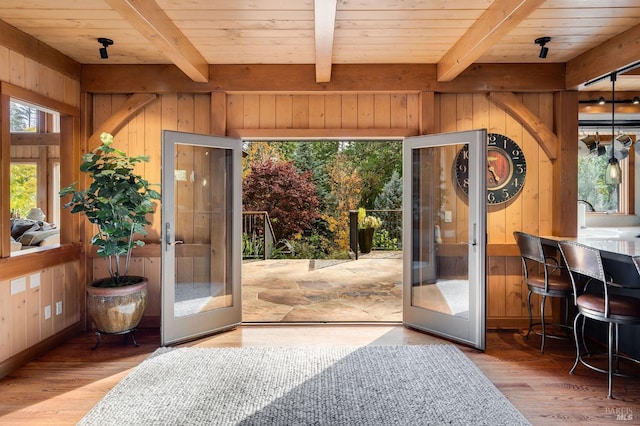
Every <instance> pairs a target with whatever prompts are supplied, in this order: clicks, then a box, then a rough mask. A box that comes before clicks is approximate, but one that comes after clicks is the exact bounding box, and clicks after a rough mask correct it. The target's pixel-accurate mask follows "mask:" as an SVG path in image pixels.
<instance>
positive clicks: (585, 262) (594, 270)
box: [558, 241, 609, 317]
mask: <svg viewBox="0 0 640 426" xmlns="http://www.w3.org/2000/svg"><path fill="white" fill-rule="evenodd" d="M558 247H559V248H560V253H561V254H562V259H563V260H564V263H565V265H567V269H568V270H569V277H570V278H571V285H572V286H573V297H574V303H577V298H578V296H579V294H580V293H579V291H578V277H576V274H580V275H583V276H585V277H587V278H589V279H590V280H589V281H588V282H590V281H592V280H595V281H597V282H599V283H600V284H601V285H602V289H603V292H604V298H605V316H606V317H608V316H609V292H608V288H607V287H608V285H607V276H606V274H605V272H604V267H603V266H602V257H601V256H600V250H598V249H595V248H593V247H588V246H585V245H584V244H580V243H577V242H575V241H560V243H558ZM581 289H584V287H581Z"/></svg>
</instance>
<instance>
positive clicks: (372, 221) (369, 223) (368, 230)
mask: <svg viewBox="0 0 640 426" xmlns="http://www.w3.org/2000/svg"><path fill="white" fill-rule="evenodd" d="M380 225H382V221H381V220H380V219H379V218H377V217H376V216H367V211H366V210H365V209H364V208H362V207H360V208H359V209H358V246H359V247H360V253H370V252H371V249H372V248H373V234H374V233H375V231H376V229H377V228H379V227H380Z"/></svg>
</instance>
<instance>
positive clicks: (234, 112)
mask: <svg viewBox="0 0 640 426" xmlns="http://www.w3.org/2000/svg"><path fill="white" fill-rule="evenodd" d="M418 100H419V96H418V95H417V94H331V95H298V94H296V95H257V94H255V95H254V94H237V95H229V96H228V99H227V128H228V129H405V128H407V129H416V130H417V129H418V126H419V122H418V120H419V111H420V109H419V104H418ZM346 136H348V135H346Z"/></svg>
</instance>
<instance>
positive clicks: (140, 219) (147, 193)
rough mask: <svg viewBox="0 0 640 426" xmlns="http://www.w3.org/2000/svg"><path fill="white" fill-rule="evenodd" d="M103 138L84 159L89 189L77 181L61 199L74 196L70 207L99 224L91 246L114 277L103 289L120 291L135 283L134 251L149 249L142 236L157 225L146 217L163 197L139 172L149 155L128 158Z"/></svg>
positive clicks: (110, 139) (106, 135) (62, 192)
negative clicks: (137, 168) (132, 272)
mask: <svg viewBox="0 0 640 426" xmlns="http://www.w3.org/2000/svg"><path fill="white" fill-rule="evenodd" d="M100 140H101V141H102V145H100V146H99V147H97V148H96V149H95V150H93V151H92V152H90V153H88V154H85V155H83V156H82V164H81V165H80V171H81V172H83V173H87V174H88V175H89V177H90V178H91V183H90V185H89V187H88V188H87V189H86V190H79V189H78V188H77V184H78V182H75V183H73V184H71V185H69V186H67V187H66V188H63V189H61V190H60V197H65V196H67V195H71V201H69V202H68V203H66V204H65V205H64V207H65V208H68V207H71V213H84V214H85V216H86V217H87V219H88V220H89V222H90V223H93V224H95V225H97V227H98V233H97V234H95V235H94V236H93V237H92V238H91V244H93V245H94V246H96V247H97V254H98V255H99V256H101V257H104V258H105V261H106V263H107V268H108V270H109V275H110V279H107V280H104V282H103V283H102V284H101V286H103V287H120V286H125V285H129V284H131V282H130V281H131V280H130V279H129V278H128V277H127V273H128V270H129V263H130V261H131V250H132V249H133V248H134V247H136V246H143V245H144V241H142V240H140V239H137V237H136V236H137V235H140V236H144V235H146V234H147V232H146V230H145V226H146V225H149V224H150V223H151V222H149V221H148V220H147V218H146V215H147V214H148V213H152V212H153V200H159V199H160V193H159V192H157V191H155V190H153V189H151V188H150V187H151V186H152V185H153V184H149V182H147V181H146V180H145V179H143V178H142V176H140V175H139V174H136V173H135V172H134V168H135V165H136V164H137V163H140V162H147V161H149V157H148V156H144V155H137V156H127V155H126V153H125V152H123V151H120V150H117V149H115V148H113V147H112V144H113V136H112V135H111V134H109V133H102V134H101V135H100ZM94 285H95V284H94Z"/></svg>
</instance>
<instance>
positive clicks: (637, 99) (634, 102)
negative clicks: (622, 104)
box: [631, 96, 640, 105]
mask: <svg viewBox="0 0 640 426" xmlns="http://www.w3.org/2000/svg"><path fill="white" fill-rule="evenodd" d="M631 103H632V104H634V105H638V104H640V98H639V97H637V96H634V97H633V99H632V100H631Z"/></svg>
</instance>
